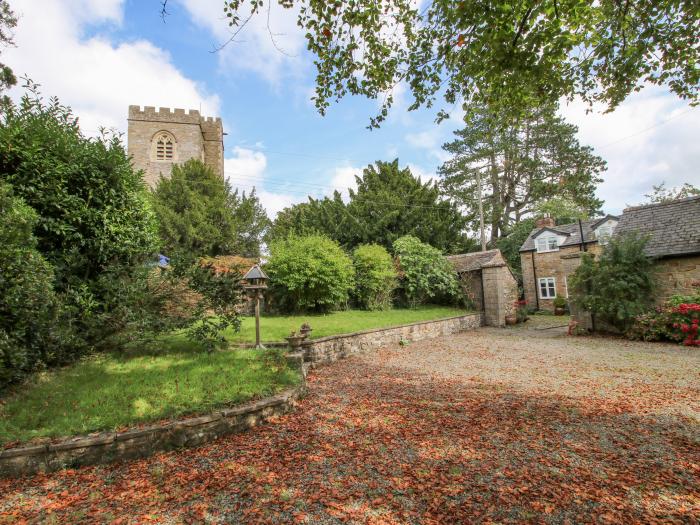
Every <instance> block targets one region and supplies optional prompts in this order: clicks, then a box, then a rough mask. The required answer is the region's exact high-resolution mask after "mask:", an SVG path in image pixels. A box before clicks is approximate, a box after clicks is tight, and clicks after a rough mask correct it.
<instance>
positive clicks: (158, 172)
mask: <svg viewBox="0 0 700 525" xmlns="http://www.w3.org/2000/svg"><path fill="white" fill-rule="evenodd" d="M161 131H167V132H169V133H170V134H172V135H173V136H174V137H175V154H174V158H173V160H172V161H169V160H167V161H166V160H154V158H153V155H152V147H153V137H154V136H155V135H156V134H157V133H158V132H161ZM127 140H128V153H129V155H130V156H131V158H132V160H133V163H134V167H135V168H136V169H141V170H143V171H144V173H145V175H144V180H145V181H146V183H147V184H148V185H149V186H151V187H153V186H155V184H156V182H157V181H158V179H159V178H160V177H161V176H163V177H169V176H170V171H171V170H172V167H173V164H182V163H184V162H186V161H187V160H189V159H199V160H202V161H204V162H205V163H206V164H207V165H209V166H210V167H211V168H212V169H213V170H214V172H215V173H217V174H218V175H219V176H221V177H223V175H224V145H223V126H222V123H221V119H220V118H216V119H213V118H211V117H208V118H203V117H202V116H201V115H200V113H199V111H197V110H194V109H191V110H189V111H185V110H184V109H180V108H176V109H174V110H171V109H169V108H159V109H158V110H156V108H155V107H152V106H146V107H144V108H143V109H141V108H140V106H129V129H128V133H127Z"/></svg>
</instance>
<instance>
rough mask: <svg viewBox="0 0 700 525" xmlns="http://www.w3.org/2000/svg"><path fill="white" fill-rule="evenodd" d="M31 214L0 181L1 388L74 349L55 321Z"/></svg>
mask: <svg viewBox="0 0 700 525" xmlns="http://www.w3.org/2000/svg"><path fill="white" fill-rule="evenodd" d="M37 220H38V218H37V214H36V212H34V210H32V209H31V208H30V207H29V206H27V205H26V204H25V203H24V202H23V201H22V200H21V199H19V198H17V197H14V196H13V194H12V190H11V187H10V186H9V185H8V184H2V183H0V389H2V388H4V387H5V386H6V385H7V384H9V383H11V382H13V381H16V380H18V379H20V378H21V377H22V376H23V375H24V374H26V373H27V372H30V371H32V370H35V369H38V368H41V367H43V366H45V365H51V364H57V363H60V362H62V361H64V360H65V352H66V350H67V349H70V350H73V348H72V345H73V344H75V341H73V338H72V335H71V332H70V328H69V327H68V326H64V325H63V323H62V322H61V321H62V319H61V318H60V315H61V311H60V308H59V307H60V303H59V301H58V299H57V297H56V295H55V293H54V290H53V268H52V267H51V265H50V264H49V263H48V262H47V261H46V259H44V257H42V255H41V254H40V253H39V251H38V250H37V248H36V244H37V240H36V238H35V237H34V235H33V233H32V230H33V228H34V227H35V225H36V222H37Z"/></svg>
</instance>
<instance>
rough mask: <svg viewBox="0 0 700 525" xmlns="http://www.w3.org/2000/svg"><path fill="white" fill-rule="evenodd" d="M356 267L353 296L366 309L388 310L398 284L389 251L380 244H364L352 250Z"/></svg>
mask: <svg viewBox="0 0 700 525" xmlns="http://www.w3.org/2000/svg"><path fill="white" fill-rule="evenodd" d="M352 262H353V265H354V267H355V289H354V291H353V297H354V299H355V302H356V303H357V305H358V306H359V307H360V308H363V309H365V310H388V309H389V308H391V301H392V296H393V293H394V290H395V289H396V286H397V284H398V283H397V280H396V269H395V268H394V262H393V260H392V258H391V255H389V252H387V251H386V249H385V248H384V247H383V246H379V245H378V244H363V245H360V246H358V247H357V248H355V250H354V251H353V252H352Z"/></svg>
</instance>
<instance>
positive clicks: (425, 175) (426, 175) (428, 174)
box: [406, 162, 438, 184]
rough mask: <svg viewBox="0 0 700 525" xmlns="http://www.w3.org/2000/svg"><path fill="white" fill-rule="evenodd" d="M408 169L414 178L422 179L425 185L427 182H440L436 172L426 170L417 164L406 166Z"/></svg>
mask: <svg viewBox="0 0 700 525" xmlns="http://www.w3.org/2000/svg"><path fill="white" fill-rule="evenodd" d="M406 167H407V168H408V169H410V170H411V173H412V174H413V176H414V177H420V180H421V182H422V183H423V184H425V183H426V182H436V181H437V180H438V177H437V175H436V174H435V172H434V171H430V170H426V169H424V168H422V167H420V166H418V165H417V164H413V163H411V162H409V163H408V164H406Z"/></svg>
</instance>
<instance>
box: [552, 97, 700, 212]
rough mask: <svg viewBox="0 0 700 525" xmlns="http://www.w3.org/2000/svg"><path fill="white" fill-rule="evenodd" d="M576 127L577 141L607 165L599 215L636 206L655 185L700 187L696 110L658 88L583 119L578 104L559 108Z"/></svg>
mask: <svg viewBox="0 0 700 525" xmlns="http://www.w3.org/2000/svg"><path fill="white" fill-rule="evenodd" d="M561 111H562V114H563V116H564V117H565V118H566V119H567V120H568V121H569V122H571V123H573V124H576V125H577V126H578V127H579V135H578V136H579V140H580V141H581V143H582V144H584V145H590V146H593V148H594V150H595V153H596V154H598V155H600V156H601V157H603V159H605V160H606V161H607V162H608V170H607V171H606V172H605V173H604V174H603V179H604V181H603V183H602V184H601V185H600V186H599V188H598V191H597V193H598V196H599V197H600V198H602V199H604V200H605V205H604V210H605V211H607V212H611V213H619V212H621V211H622V209H624V208H625V206H626V205H628V204H638V203H639V202H642V201H643V200H644V194H645V193H648V192H649V190H651V187H652V186H653V185H655V184H659V183H661V182H662V181H665V182H666V184H667V186H669V187H670V186H678V185H680V184H682V183H684V182H690V183H691V184H695V185H700V171H698V166H699V165H700V147H699V146H698V140H697V137H698V134H699V132H700V110H698V109H690V108H689V106H688V105H687V104H685V103H684V102H682V101H680V100H679V99H678V98H676V97H675V96H674V95H672V94H669V93H668V92H667V91H665V90H663V89H661V88H646V89H644V90H643V91H641V92H640V93H637V94H634V95H632V96H630V98H629V99H628V100H627V101H625V102H624V103H623V104H622V105H620V106H619V107H618V108H617V109H616V110H615V111H614V112H613V113H608V114H603V113H601V112H600V111H597V112H594V113H588V114H586V105H584V104H583V103H580V102H575V103H571V104H569V105H564V106H563V107H562V110H561Z"/></svg>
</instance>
